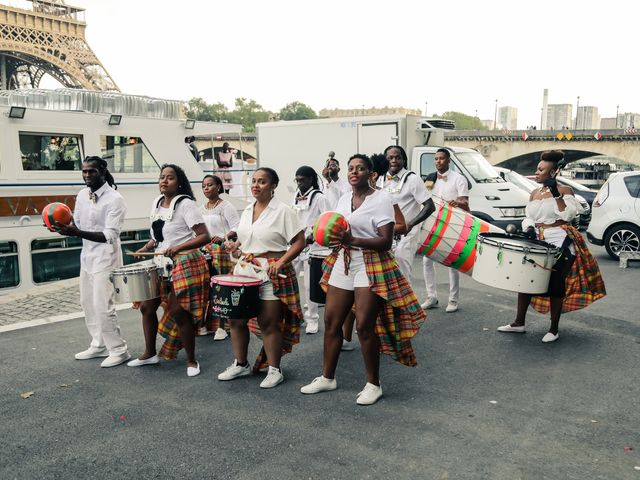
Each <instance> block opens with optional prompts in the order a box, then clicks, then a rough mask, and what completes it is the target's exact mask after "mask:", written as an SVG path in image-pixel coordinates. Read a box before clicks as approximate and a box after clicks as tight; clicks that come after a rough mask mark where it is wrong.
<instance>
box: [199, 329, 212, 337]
mask: <svg viewBox="0 0 640 480" xmlns="http://www.w3.org/2000/svg"><path fill="white" fill-rule="evenodd" d="M211 333H212V332H210V331H209V330H207V327H200V328H199V329H198V332H197V333H196V335H198V336H199V337H203V336H205V335H211Z"/></svg>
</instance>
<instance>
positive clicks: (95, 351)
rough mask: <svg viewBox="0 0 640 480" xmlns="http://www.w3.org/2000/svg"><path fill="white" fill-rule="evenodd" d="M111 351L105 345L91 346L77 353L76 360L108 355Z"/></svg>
mask: <svg viewBox="0 0 640 480" xmlns="http://www.w3.org/2000/svg"><path fill="white" fill-rule="evenodd" d="M108 356H109V352H108V351H107V349H106V348H105V347H102V348H99V347H89V348H87V349H86V350H84V351H82V352H80V353H76V355H75V357H76V360H89V359H90V358H101V357H108Z"/></svg>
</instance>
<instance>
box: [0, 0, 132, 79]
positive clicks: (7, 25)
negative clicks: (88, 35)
mask: <svg viewBox="0 0 640 480" xmlns="http://www.w3.org/2000/svg"><path fill="white" fill-rule="evenodd" d="M0 1H1V0H0ZM27 1H30V2H31V5H32V9H31V10H26V9H22V8H16V7H12V6H8V5H0V90H12V89H18V88H38V86H39V84H40V81H41V80H42V77H43V76H44V75H45V74H49V75H51V76H52V77H53V78H55V79H56V80H58V81H59V82H60V83H61V84H62V85H63V86H64V87H67V88H84V89H87V90H102V91H119V88H118V86H117V85H116V83H115V82H114V81H113V79H112V78H111V77H110V76H109V74H108V73H107V71H106V70H105V68H104V67H103V66H102V64H101V63H100V60H98V57H96V55H95V53H93V51H92V50H91V48H90V47H89V45H88V44H87V41H86V39H85V37H84V31H85V28H86V26H87V24H86V23H85V22H84V9H83V8H78V7H73V6H71V5H66V4H65V2H64V0H27Z"/></svg>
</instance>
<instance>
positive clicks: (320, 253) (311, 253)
mask: <svg viewBox="0 0 640 480" xmlns="http://www.w3.org/2000/svg"><path fill="white" fill-rule="evenodd" d="M325 252H326V253H325ZM332 253H333V250H331V249H330V248H327V249H323V250H309V256H310V257H313V258H327V257H328V256H329V255H331V254H332Z"/></svg>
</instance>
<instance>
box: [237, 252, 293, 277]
mask: <svg viewBox="0 0 640 480" xmlns="http://www.w3.org/2000/svg"><path fill="white" fill-rule="evenodd" d="M229 257H230V258H231V261H232V262H233V263H239V264H241V265H248V266H250V267H252V268H254V269H256V270H258V271H260V272H268V270H267V269H266V268H264V267H262V266H260V265H255V264H253V263H249V262H245V261H244V260H240V259H239V258H233V256H232V255H229ZM278 277H280V278H287V276H286V275H283V274H282V273H279V274H278Z"/></svg>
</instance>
